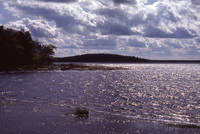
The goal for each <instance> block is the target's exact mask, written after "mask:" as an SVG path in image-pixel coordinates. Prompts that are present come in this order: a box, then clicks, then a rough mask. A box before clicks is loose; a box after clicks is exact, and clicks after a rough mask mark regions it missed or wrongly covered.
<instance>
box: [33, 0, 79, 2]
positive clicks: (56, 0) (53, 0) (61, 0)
mask: <svg viewBox="0 0 200 134" xmlns="http://www.w3.org/2000/svg"><path fill="white" fill-rule="evenodd" d="M37 1H44V2H55V3H70V2H77V1H78V0H37Z"/></svg>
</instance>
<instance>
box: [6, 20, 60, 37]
mask: <svg viewBox="0 0 200 134" xmlns="http://www.w3.org/2000/svg"><path fill="white" fill-rule="evenodd" d="M6 26H7V27H12V28H14V29H17V30H21V29H23V30H25V31H30V33H31V34H32V35H33V36H34V37H37V38H55V37H57V36H58V33H57V32H56V27H55V26H51V25H50V24H49V23H48V22H47V21H45V20H30V19H28V18H24V19H22V20H19V21H15V22H10V23H8V24H7V25H6Z"/></svg>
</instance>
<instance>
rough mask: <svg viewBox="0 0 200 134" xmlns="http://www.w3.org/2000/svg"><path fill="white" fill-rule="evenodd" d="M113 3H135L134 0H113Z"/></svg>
mask: <svg viewBox="0 0 200 134" xmlns="http://www.w3.org/2000/svg"><path fill="white" fill-rule="evenodd" d="M113 2H114V3H115V4H136V3H137V1H136V0H113Z"/></svg>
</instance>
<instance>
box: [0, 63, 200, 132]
mask: <svg viewBox="0 0 200 134" xmlns="http://www.w3.org/2000/svg"><path fill="white" fill-rule="evenodd" d="M98 65H103V66H113V67H115V66H120V67H123V68H126V69H121V70H93V71H89V70H67V71H46V72H45V71H30V72H9V73H0V133H1V134H12V133H15V134H36V133H38V134H93V133H98V134H107V133H110V134H112V133H114V134H125V133H130V134H132V133H133V134H150V133H151V134H169V133H172V134H173V133H176V134H179V133H180V134H193V133H200V64H98ZM76 107H83V108H87V109H88V110H89V116H86V117H79V116H78V115H76V114H74V113H75V108H76Z"/></svg>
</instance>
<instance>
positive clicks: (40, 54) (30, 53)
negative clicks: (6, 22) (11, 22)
mask: <svg viewBox="0 0 200 134" xmlns="http://www.w3.org/2000/svg"><path fill="white" fill-rule="evenodd" d="M55 48H56V47H55V46H53V45H51V44H49V45H42V44H41V43H40V42H38V41H35V40H33V39H32V37H31V34H30V33H29V32H27V31H24V30H20V31H17V30H13V29H10V28H5V27H4V26H0V69H2V68H3V69H4V68H10V67H20V66H24V65H36V64H37V65H38V64H48V63H49V62H50V61H51V59H52V56H53V55H54V49H55Z"/></svg>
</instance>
